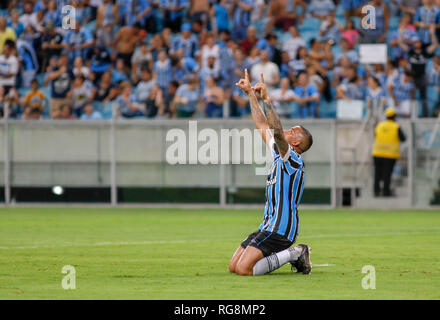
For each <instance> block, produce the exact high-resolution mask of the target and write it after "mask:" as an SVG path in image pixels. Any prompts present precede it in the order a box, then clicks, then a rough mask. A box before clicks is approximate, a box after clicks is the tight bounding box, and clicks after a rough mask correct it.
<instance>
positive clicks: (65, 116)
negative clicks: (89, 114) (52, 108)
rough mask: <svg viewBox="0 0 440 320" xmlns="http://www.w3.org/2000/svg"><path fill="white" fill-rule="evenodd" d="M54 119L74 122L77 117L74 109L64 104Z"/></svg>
mask: <svg viewBox="0 0 440 320" xmlns="http://www.w3.org/2000/svg"><path fill="white" fill-rule="evenodd" d="M53 118H54V119H61V120H74V119H76V117H75V115H73V113H72V107H71V106H70V105H68V104H63V105H62V106H61V107H60V109H59V110H58V111H57V112H56V113H55V115H54V116H53Z"/></svg>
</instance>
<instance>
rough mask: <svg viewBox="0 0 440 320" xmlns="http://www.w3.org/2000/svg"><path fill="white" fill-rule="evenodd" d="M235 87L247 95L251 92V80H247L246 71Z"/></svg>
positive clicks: (247, 74)
mask: <svg viewBox="0 0 440 320" xmlns="http://www.w3.org/2000/svg"><path fill="white" fill-rule="evenodd" d="M235 85H236V86H237V87H239V88H240V89H241V90H243V91H244V92H246V93H247V94H250V93H251V92H252V86H251V80H250V78H249V73H248V71H247V69H245V70H244V78H243V79H240V81H238V82H237V83H236V84H235Z"/></svg>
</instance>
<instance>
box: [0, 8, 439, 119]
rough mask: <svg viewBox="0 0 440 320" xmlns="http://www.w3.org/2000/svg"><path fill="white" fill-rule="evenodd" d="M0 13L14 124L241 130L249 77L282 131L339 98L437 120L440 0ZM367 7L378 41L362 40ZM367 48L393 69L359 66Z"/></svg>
mask: <svg viewBox="0 0 440 320" xmlns="http://www.w3.org/2000/svg"><path fill="white" fill-rule="evenodd" d="M2 3H3V5H2V6H3V7H2V8H1V9H2V10H1V17H0V113H1V115H3V113H4V110H6V108H5V106H6V104H7V105H8V109H7V110H9V117H11V118H17V119H40V118H54V119H76V118H78V119H84V120H87V119H102V118H104V119H105V118H110V117H111V116H112V112H113V110H115V111H116V112H117V115H118V116H120V117H125V118H170V117H179V118H183V117H209V118H215V117H222V116H223V113H224V110H228V114H227V116H230V117H246V116H248V115H249V113H250V110H249V105H248V99H247V96H246V95H245V94H244V93H243V92H241V91H240V90H239V89H238V88H237V87H236V86H235V83H236V82H237V81H238V79H240V78H241V77H243V72H244V69H245V68H247V69H248V70H249V71H250V74H251V77H252V79H253V80H258V79H259V75H260V73H261V72H263V73H264V75H265V80H266V83H267V84H268V87H269V90H270V95H271V97H272V100H273V101H274V104H275V106H276V108H277V111H278V112H279V114H280V115H281V116H282V117H286V118H292V117H297V118H310V117H335V115H336V101H337V99H346V100H365V101H367V105H368V107H369V108H370V110H371V111H372V112H373V113H375V114H380V113H381V112H382V111H381V110H383V108H385V107H386V106H394V107H395V108H396V111H397V112H398V115H399V116H401V117H408V116H409V112H410V111H409V109H410V106H409V105H410V100H412V99H418V100H419V101H420V106H421V108H420V112H419V116H423V117H428V116H434V115H435V114H436V112H437V111H438V107H437V101H438V92H439V88H440V59H439V57H440V56H438V55H436V51H437V45H438V41H437V38H438V36H440V9H439V8H440V0H423V3H422V1H421V0H390V1H388V0H387V1H385V0H373V1H371V2H367V1H363V0H340V2H339V3H335V2H334V1H333V0H71V1H69V0H12V1H6V3H4V2H2ZM367 4H369V5H372V6H374V7H375V18H376V19H375V26H376V28H375V29H363V28H362V27H361V8H362V6H364V5H367ZM66 5H71V6H72V7H73V8H75V10H74V11H69V10H67V12H66V7H65V6H66ZM63 8H64V10H63ZM70 13H73V15H74V19H73V20H72V19H70V20H69V19H66V17H67V16H68V14H70ZM72 22H74V25H75V26H74V27H73V25H72ZM63 23H67V24H68V26H71V27H73V28H70V29H69V28H67V29H66V28H63ZM361 43H385V44H387V46H388V62H387V63H386V64H373V65H365V64H362V63H360V61H359V54H358V46H359V44H361ZM225 102H227V103H225ZM225 105H226V106H228V108H226V109H225V108H224V106H225Z"/></svg>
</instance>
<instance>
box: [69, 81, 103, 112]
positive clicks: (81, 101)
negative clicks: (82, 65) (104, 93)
mask: <svg viewBox="0 0 440 320" xmlns="http://www.w3.org/2000/svg"><path fill="white" fill-rule="evenodd" d="M95 91H96V88H94V87H93V86H92V85H91V83H90V81H87V80H86V78H85V77H84V76H83V75H82V74H79V75H77V76H76V77H75V79H74V80H73V82H72V88H71V89H70V92H69V93H68V94H67V95H68V96H69V97H70V99H71V105H72V107H73V113H74V114H75V116H76V117H77V118H79V117H80V116H81V114H82V113H83V108H84V106H85V105H86V104H87V103H89V102H91V101H92V97H93V96H94V94H95Z"/></svg>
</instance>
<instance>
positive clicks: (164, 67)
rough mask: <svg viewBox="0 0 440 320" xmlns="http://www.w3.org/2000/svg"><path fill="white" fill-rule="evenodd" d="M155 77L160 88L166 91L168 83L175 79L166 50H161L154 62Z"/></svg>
mask: <svg viewBox="0 0 440 320" xmlns="http://www.w3.org/2000/svg"><path fill="white" fill-rule="evenodd" d="M154 78H155V79H156V83H157V85H158V86H159V88H160V89H161V90H162V91H164V92H166V91H167V88H168V84H169V83H170V82H171V81H172V80H173V69H172V66H171V61H170V59H169V58H168V56H167V53H166V51H165V50H161V51H160V52H159V55H158V60H157V61H156V63H155V64H154Z"/></svg>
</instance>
